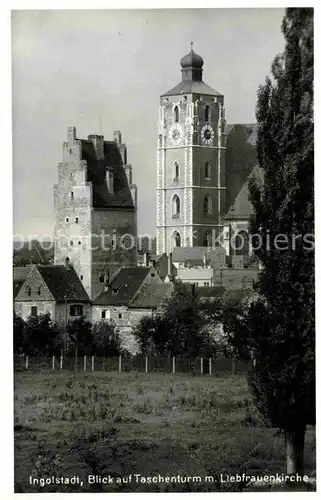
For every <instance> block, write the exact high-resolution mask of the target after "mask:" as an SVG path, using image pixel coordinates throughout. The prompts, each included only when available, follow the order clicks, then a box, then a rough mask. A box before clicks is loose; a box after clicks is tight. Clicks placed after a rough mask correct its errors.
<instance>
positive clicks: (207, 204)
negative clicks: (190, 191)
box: [204, 194, 213, 217]
mask: <svg viewBox="0 0 321 500" xmlns="http://www.w3.org/2000/svg"><path fill="white" fill-rule="evenodd" d="M212 211H213V202H212V198H211V197H210V196H209V195H208V194H207V195H206V196H205V198H204V215H205V216H207V217H209V216H211V215H212Z"/></svg>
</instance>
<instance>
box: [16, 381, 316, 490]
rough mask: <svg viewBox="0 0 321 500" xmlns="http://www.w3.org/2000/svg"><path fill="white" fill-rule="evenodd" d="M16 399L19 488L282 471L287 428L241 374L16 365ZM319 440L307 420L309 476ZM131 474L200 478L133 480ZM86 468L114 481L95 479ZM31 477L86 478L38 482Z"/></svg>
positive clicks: (134, 485)
mask: <svg viewBox="0 0 321 500" xmlns="http://www.w3.org/2000/svg"><path fill="white" fill-rule="evenodd" d="M14 400H15V401H14V403H15V422H14V437H15V492H16V493H19V492H28V493H31V492H37V491H41V492H90V491H97V492H111V491H114V492H117V491H118V492H120V491H122V492H129V491H132V492H133V491H135V492H147V491H149V492H158V491H162V492H165V491H172V492H182V491H186V492H188V491H240V490H242V488H244V484H242V483H222V482H221V481H219V480H217V481H216V482H205V479H204V478H205V477H206V476H213V477H214V478H219V477H220V474H223V475H224V474H225V475H226V474H242V473H243V472H244V473H246V474H249V475H257V474H275V473H277V472H278V473H282V472H284V464H285V456H284V446H283V439H282V435H281V434H280V432H279V431H278V430H276V429H273V428H270V427H269V426H267V425H266V423H265V422H264V421H263V420H262V418H261V417H260V415H259V414H258V413H257V410H256V409H255V406H254V404H253V401H252V398H251V395H250V393H249V390H248V386H247V382H246V378H245V376H243V375H240V374H238V375H232V374H219V373H216V374H212V375H211V376H209V375H203V376H192V375H186V374H160V373H149V374H142V373H116V372H115V373H104V372H94V373H90V372H78V373H71V372H49V371H48V372H45V373H37V372H18V373H16V374H15V395H14ZM315 447H316V443H315V430H314V429H312V428H309V429H308V431H307V436H306V450H305V464H306V474H308V475H310V474H313V471H315V469H316V463H315V462H316V459H315V454H316V452H315ZM130 474H131V475H132V476H131V477H132V478H133V477H135V476H133V475H134V474H141V475H142V476H144V477H146V476H158V475H159V474H160V475H163V476H177V475H180V476H191V477H192V476H194V477H195V476H198V477H201V478H202V481H201V482H186V483H178V482H169V483H165V482H157V483H146V482H145V483H142V482H140V481H133V480H131V481H129V479H127V482H126V478H128V476H129V475H130ZM88 475H96V476H98V477H100V476H101V477H105V476H108V475H109V476H110V477H111V478H114V480H113V482H112V483H110V484H100V483H99V482H97V481H96V482H95V483H94V484H88V481H87V477H88ZM30 476H32V478H46V477H48V478H51V477H52V476H54V477H69V478H70V477H73V476H79V477H80V479H81V480H83V484H82V485H80V484H74V485H71V484H69V485H68V484H59V485H57V484H47V485H45V486H41V485H39V484H36V485H31V484H30ZM117 477H118V478H123V479H120V480H121V481H122V482H116V478H117ZM137 477H138V476H137ZM120 480H119V481H120Z"/></svg>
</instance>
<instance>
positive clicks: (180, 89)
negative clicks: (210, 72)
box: [161, 80, 222, 97]
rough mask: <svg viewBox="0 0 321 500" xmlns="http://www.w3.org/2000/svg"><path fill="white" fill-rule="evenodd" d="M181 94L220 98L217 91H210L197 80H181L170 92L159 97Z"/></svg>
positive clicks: (207, 86) (208, 87)
mask: <svg viewBox="0 0 321 500" xmlns="http://www.w3.org/2000/svg"><path fill="white" fill-rule="evenodd" d="M181 94H206V95H214V96H221V95H222V94H220V93H219V92H218V91H217V90H214V89H212V88H211V87H210V86H209V85H207V84H206V83H204V82H202V81H197V80H183V81H181V82H180V83H179V84H178V85H176V86H175V87H173V88H172V89H171V90H169V91H168V92H166V93H165V94H163V95H162V96H161V97H165V96H170V95H181Z"/></svg>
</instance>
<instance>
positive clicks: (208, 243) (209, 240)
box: [204, 231, 212, 247]
mask: <svg viewBox="0 0 321 500" xmlns="http://www.w3.org/2000/svg"><path fill="white" fill-rule="evenodd" d="M204 246H205V247H211V246H212V236H211V234H210V233H209V232H208V231H207V232H206V233H205V234H204Z"/></svg>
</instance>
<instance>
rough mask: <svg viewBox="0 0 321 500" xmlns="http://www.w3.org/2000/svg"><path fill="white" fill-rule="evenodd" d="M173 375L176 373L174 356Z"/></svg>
mask: <svg viewBox="0 0 321 500" xmlns="http://www.w3.org/2000/svg"><path fill="white" fill-rule="evenodd" d="M173 373H175V356H173Z"/></svg>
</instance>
